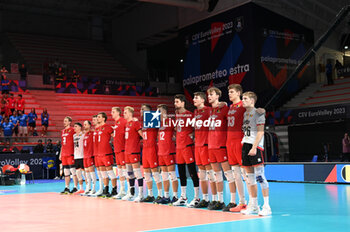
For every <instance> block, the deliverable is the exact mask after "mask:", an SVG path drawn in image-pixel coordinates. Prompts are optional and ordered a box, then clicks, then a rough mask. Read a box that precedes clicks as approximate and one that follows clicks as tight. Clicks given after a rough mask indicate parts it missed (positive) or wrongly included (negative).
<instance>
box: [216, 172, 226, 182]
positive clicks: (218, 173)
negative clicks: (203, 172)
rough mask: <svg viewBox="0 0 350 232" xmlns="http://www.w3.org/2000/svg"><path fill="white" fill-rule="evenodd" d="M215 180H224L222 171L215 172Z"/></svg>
mask: <svg viewBox="0 0 350 232" xmlns="http://www.w3.org/2000/svg"><path fill="white" fill-rule="evenodd" d="M215 180H216V182H217V183H220V182H223V181H224V177H223V176H222V171H218V172H215Z"/></svg>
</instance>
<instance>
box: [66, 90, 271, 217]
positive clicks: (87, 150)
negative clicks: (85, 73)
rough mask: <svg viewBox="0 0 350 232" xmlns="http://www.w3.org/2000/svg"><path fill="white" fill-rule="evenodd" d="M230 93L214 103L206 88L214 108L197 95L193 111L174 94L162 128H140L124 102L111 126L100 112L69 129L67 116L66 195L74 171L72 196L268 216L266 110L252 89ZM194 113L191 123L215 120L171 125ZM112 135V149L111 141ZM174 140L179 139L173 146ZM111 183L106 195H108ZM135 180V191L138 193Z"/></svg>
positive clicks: (163, 110)
mask: <svg viewBox="0 0 350 232" xmlns="http://www.w3.org/2000/svg"><path fill="white" fill-rule="evenodd" d="M228 90H229V98H230V101H231V102H232V104H231V105H230V107H228V106H227V105H226V104H225V103H222V102H220V101H219V98H220V97H221V91H220V90H219V89H218V88H215V87H212V88H210V89H208V90H207V94H208V102H209V104H210V105H211V107H207V106H205V101H206V98H207V95H206V94H205V93H203V92H197V93H194V98H193V102H194V105H195V107H196V108H197V109H196V110H195V112H194V114H193V113H192V112H190V111H188V110H187V109H186V99H185V96H184V95H181V94H179V95H176V96H175V97H174V105H175V109H176V116H175V118H174V119H171V118H169V114H168V107H167V106H166V105H164V104H161V105H158V107H157V108H158V110H159V112H160V117H161V128H160V129H155V128H142V125H141V123H140V122H139V121H138V120H135V118H134V109H133V108H132V107H129V106H127V107H125V108H124V111H123V112H122V110H121V109H120V108H119V107H113V108H112V111H111V114H112V117H113V119H114V120H115V125H114V127H111V126H109V125H107V124H106V121H107V115H106V114H105V113H103V112H102V113H99V114H98V115H97V116H94V117H93V120H92V125H91V123H90V122H89V121H85V122H84V125H81V124H80V123H75V124H74V129H73V128H72V127H71V126H70V124H71V122H72V119H71V118H70V117H66V118H65V119H64V127H65V129H64V130H63V131H62V150H61V157H60V158H61V160H62V165H63V169H64V175H65V180H66V188H65V190H64V191H63V192H62V193H69V192H70V191H69V183H70V175H72V176H73V181H74V188H73V190H72V191H71V193H75V194H84V195H94V196H100V197H112V198H116V199H123V200H134V201H135V202H155V203H158V204H170V203H171V204H173V205H175V206H183V205H186V206H188V207H194V208H208V209H210V210H223V211H231V212H242V213H244V214H254V213H258V214H259V215H263V216H264V215H270V214H271V208H270V206H269V187H268V183H267V180H266V178H265V175H264V166H263V149H264V146H263V144H264V137H263V136H264V123H265V116H264V110H263V109H256V108H255V107H254V105H255V102H256V100H257V97H256V95H255V94H254V93H253V92H246V93H244V94H243V100H241V95H242V88H241V86H240V85H238V84H233V85H230V86H229V87H228ZM150 110H151V107H150V106H149V105H147V104H143V105H142V107H141V115H143V112H144V111H150ZM122 114H123V116H122ZM193 118H195V121H196V122H197V121H201V122H204V121H206V120H209V121H212V122H219V123H209V125H205V124H203V123H196V124H195V127H194V128H193V127H192V126H190V125H188V124H186V123H171V121H172V120H175V121H177V122H180V121H183V122H185V121H188V120H192V119H193ZM175 125H176V128H175ZM92 126H94V130H92ZM112 137H113V145H114V152H113V150H112V147H111V145H110V140H111V139H112ZM174 137H176V143H175V141H174ZM141 138H142V140H143V149H142V165H143V170H144V172H143V173H142V172H141V168H140V161H141V160H140V159H141V146H140V140H141ZM114 156H115V161H116V164H117V169H118V175H119V180H120V188H119V191H117V177H116V175H115V174H114V172H113V164H114ZM175 165H177V168H178V173H179V178H180V185H181V188H180V189H181V194H180V196H178V178H177V175H176V171H175V170H176V169H175ZM94 166H95V167H96V168H97V174H98V177H99V180H103V182H102V181H99V184H100V186H99V187H100V188H99V190H98V191H96V176H95V169H94ZM186 166H187V169H188V173H189V174H190V177H191V179H192V181H193V185H194V199H193V200H192V201H191V202H189V203H188V202H187V194H186V189H187V188H186V186H187V176H186ZM196 166H197V167H198V173H197V170H196ZM159 167H160V168H159ZM241 167H242V168H241ZM84 169H85V180H86V182H87V186H86V190H85V191H84V190H83V173H84V172H83V170H84ZM160 171H161V172H160ZM223 175H225V177H226V179H227V181H228V184H229V189H230V193H231V199H230V203H229V204H228V205H225V203H224V194H223V189H224V184H223V182H224V178H223ZM152 177H153V178H152ZM242 177H243V179H244V180H245V182H246V183H247V187H248V192H249V203H248V205H246V199H245V194H244V186H243V180H242ZM144 179H145V183H146V185H147V196H146V197H144V193H143V183H144ZM110 180H111V184H112V191H111V192H109V181H110ZM153 180H154V181H155V183H156V185H157V190H158V194H157V198H155V197H154V195H153V191H152V186H153ZM136 181H137V182H138V187H139V189H138V194H137V196H136V197H135V182H136ZM78 182H79V186H80V189H79V190H78V189H77V185H78ZM170 182H171V184H172V189H173V194H172V195H173V196H172V198H171V197H170V191H169V190H170ZM257 182H259V183H260V185H261V188H262V193H263V196H264V205H263V207H262V209H261V210H260V208H259V206H258V201H257ZM126 184H127V186H128V187H127V191H126V189H125V186H126ZM163 186H164V195H163ZM199 186H201V191H202V195H203V199H202V200H200V198H199ZM209 186H210V188H211V192H212V199H211V201H210V199H209V194H208V188H209ZM236 190H237V191H238V195H239V201H238V204H236Z"/></svg>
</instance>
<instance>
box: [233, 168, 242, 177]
mask: <svg viewBox="0 0 350 232" xmlns="http://www.w3.org/2000/svg"><path fill="white" fill-rule="evenodd" d="M232 170H233V176H234V177H235V179H238V178H241V179H242V172H241V168H240V167H238V166H234V167H233V168H232Z"/></svg>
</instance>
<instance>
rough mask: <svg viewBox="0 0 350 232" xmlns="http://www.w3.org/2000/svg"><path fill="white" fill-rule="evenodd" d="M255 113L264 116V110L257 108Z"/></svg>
mask: <svg viewBox="0 0 350 232" xmlns="http://www.w3.org/2000/svg"><path fill="white" fill-rule="evenodd" d="M256 112H257V113H258V114H264V115H265V113H266V110H265V109H264V108H257V109H256Z"/></svg>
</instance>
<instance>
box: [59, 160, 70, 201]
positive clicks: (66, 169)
mask: <svg viewBox="0 0 350 232" xmlns="http://www.w3.org/2000/svg"><path fill="white" fill-rule="evenodd" d="M61 159H62V166H63V174H64V182H65V188H64V190H63V191H62V192H61V194H68V193H70V190H69V183H70V170H69V165H68V163H67V159H66V157H62V158H61Z"/></svg>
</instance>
